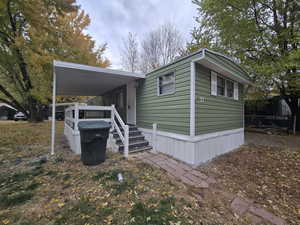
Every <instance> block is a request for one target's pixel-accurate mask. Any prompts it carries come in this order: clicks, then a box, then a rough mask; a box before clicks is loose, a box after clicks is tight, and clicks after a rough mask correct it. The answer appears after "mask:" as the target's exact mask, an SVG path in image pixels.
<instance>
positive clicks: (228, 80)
mask: <svg viewBox="0 0 300 225" xmlns="http://www.w3.org/2000/svg"><path fill="white" fill-rule="evenodd" d="M227 82H230V83H231V84H232V96H228V84H227ZM225 89H226V91H225V93H226V97H227V98H231V99H234V81H232V80H230V79H226V81H225Z"/></svg>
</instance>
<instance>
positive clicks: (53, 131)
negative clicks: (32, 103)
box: [51, 68, 56, 155]
mask: <svg viewBox="0 0 300 225" xmlns="http://www.w3.org/2000/svg"><path fill="white" fill-rule="evenodd" d="M55 103H56V74H55V70H54V68H53V87H52V121H51V122H52V127H51V155H54V145H55V119H56V116H55V114H56V106H55Z"/></svg>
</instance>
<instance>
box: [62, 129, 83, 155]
mask: <svg viewBox="0 0 300 225" xmlns="http://www.w3.org/2000/svg"><path fill="white" fill-rule="evenodd" d="M64 135H65V137H66V138H67V140H68V143H69V146H70V148H71V150H72V151H73V152H74V153H75V154H77V155H80V154H81V144H80V133H79V131H77V132H76V131H74V130H73V129H72V128H71V127H69V126H68V125H67V124H65V129H64Z"/></svg>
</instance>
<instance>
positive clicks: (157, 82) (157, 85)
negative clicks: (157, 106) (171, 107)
mask: <svg viewBox="0 0 300 225" xmlns="http://www.w3.org/2000/svg"><path fill="white" fill-rule="evenodd" d="M169 74H173V76H174V81H170V82H168V83H166V84H163V85H161V86H166V85H169V84H171V83H173V82H174V90H173V91H172V92H168V93H164V94H160V85H159V78H160V77H163V76H165V75H169ZM156 79H157V80H156V90H157V96H164V95H172V94H175V92H176V76H175V71H171V72H168V73H164V74H161V75H159V76H157V78H156Z"/></svg>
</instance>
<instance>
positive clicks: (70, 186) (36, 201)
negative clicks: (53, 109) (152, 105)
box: [0, 122, 249, 225]
mask: <svg viewBox="0 0 300 225" xmlns="http://www.w3.org/2000/svg"><path fill="white" fill-rule="evenodd" d="M62 130H63V123H61V122H59V123H58V128H57V132H58V137H57V139H58V142H59V140H60V139H61V138H60V137H61V135H62ZM0 143H1V146H0V162H1V163H0V225H7V224H17V225H29V224H35V225H45V224H50V225H62V224H70V225H71V224H72V225H92V224H93V225H95V224H120V225H121V224H122V225H123V224H129V225H160V224H161V225H163V224H164V225H175V224H177V225H179V224H180V225H184V224H212V225H213V224H249V223H247V221H244V220H242V219H241V218H237V217H236V216H234V215H233V214H232V212H231V211H230V209H229V208H228V205H227V204H226V202H225V201H224V200H222V199H220V198H218V197H215V196H210V194H208V193H206V192H205V191H204V190H199V189H198V190H195V189H194V188H191V187H187V186H185V185H183V184H182V183H180V182H178V181H175V180H174V179H172V178H171V177H169V176H168V175H167V174H166V173H165V172H164V171H162V170H160V169H157V168H152V167H150V166H148V165H147V164H145V163H142V162H141V161H139V160H138V159H135V158H131V159H129V160H125V159H123V157H122V155H120V154H112V153H109V154H108V158H107V160H106V162H105V163H102V164H101V165H98V166H93V167H87V166H84V165H82V163H81V161H80V157H79V156H76V155H74V154H73V153H72V152H70V151H69V150H68V149H66V148H63V146H62V145H60V144H59V143H58V144H57V146H56V154H55V156H52V157H50V159H49V160H48V161H47V162H45V163H41V164H38V165H35V166H32V165H31V164H30V162H32V160H35V159H37V157H39V156H41V155H44V154H47V153H49V150H50V148H49V145H50V123H49V122H44V123H39V124H30V123H27V122H0ZM118 173H122V174H123V176H124V181H123V182H121V183H120V182H119V181H118V179H117V174H118ZM196 192H197V193H198V194H199V193H200V194H201V196H202V197H203V200H201V201H199V199H198V198H196V197H195V196H194V194H195V193H196Z"/></svg>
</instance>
